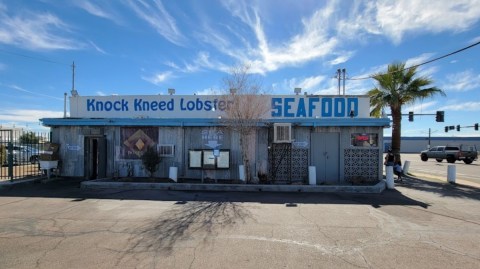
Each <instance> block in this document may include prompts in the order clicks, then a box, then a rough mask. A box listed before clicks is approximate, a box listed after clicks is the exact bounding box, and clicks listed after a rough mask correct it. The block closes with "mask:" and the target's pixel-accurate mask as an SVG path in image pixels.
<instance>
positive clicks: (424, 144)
mask: <svg viewBox="0 0 480 269" xmlns="http://www.w3.org/2000/svg"><path fill="white" fill-rule="evenodd" d="M383 141H384V145H383V150H384V152H386V151H387V150H388V149H389V148H390V147H391V144H392V138H391V137H384V139H383ZM461 144H463V145H475V146H476V147H477V150H480V137H431V138H430V147H434V146H445V145H461ZM428 148H429V138H428V137H402V139H401V152H402V153H420V151H422V150H425V149H428Z"/></svg>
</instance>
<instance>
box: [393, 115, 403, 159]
mask: <svg viewBox="0 0 480 269" xmlns="http://www.w3.org/2000/svg"><path fill="white" fill-rule="evenodd" d="M391 110H392V121H393V123H392V152H393V154H394V155H395V157H396V158H398V159H399V156H400V146H401V133H402V107H401V106H398V107H391ZM399 160H400V159H399Z"/></svg>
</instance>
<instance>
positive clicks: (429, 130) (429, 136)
mask: <svg viewBox="0 0 480 269" xmlns="http://www.w3.org/2000/svg"><path fill="white" fill-rule="evenodd" d="M431 133H432V131H431V128H428V149H430V145H431V143H430V139H431Z"/></svg>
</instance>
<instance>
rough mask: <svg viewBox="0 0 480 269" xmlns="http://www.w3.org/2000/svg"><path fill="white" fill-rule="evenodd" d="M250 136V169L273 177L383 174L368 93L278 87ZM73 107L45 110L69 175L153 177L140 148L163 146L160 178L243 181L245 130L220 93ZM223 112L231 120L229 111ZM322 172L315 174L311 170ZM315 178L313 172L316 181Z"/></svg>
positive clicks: (76, 102) (332, 180)
mask: <svg viewBox="0 0 480 269" xmlns="http://www.w3.org/2000/svg"><path fill="white" fill-rule="evenodd" d="M262 98H265V100H267V101H266V102H265V103H264V105H265V106H268V108H267V110H266V111H267V113H265V115H264V116H263V117H262V118H261V119H260V120H259V121H258V122H256V123H255V126H256V127H257V128H256V129H255V131H254V132H253V134H252V135H251V136H250V138H251V139H250V142H249V143H251V145H252V146H251V148H252V149H253V150H251V151H250V152H249V155H248V156H249V160H250V162H249V163H250V171H252V176H253V177H255V178H256V177H259V176H262V175H266V178H267V179H268V180H269V181H270V182H271V183H277V184H290V183H294V182H300V183H301V182H303V183H308V182H309V176H310V177H312V174H313V175H314V177H315V179H313V183H314V184H331V185H335V184H340V185H341V184H347V183H348V182H351V181H356V180H362V181H377V180H381V179H382V177H383V171H382V169H383V161H382V160H383V158H382V155H383V144H384V141H383V128H384V127H388V126H389V125H390V120H389V119H388V118H371V117H370V102H369V97H368V96H363V95H332V96H319V95H269V96H262ZM69 99H70V115H69V116H68V117H66V116H65V117H63V118H43V119H41V122H42V123H43V125H45V126H49V127H51V140H52V142H54V143H58V144H59V145H60V150H59V158H60V160H61V162H60V163H61V165H60V167H59V170H60V174H61V175H62V176H68V177H84V178H88V179H94V178H109V177H145V176H148V172H147V171H146V170H145V168H144V167H143V165H142V161H141V156H142V154H143V153H144V152H145V150H146V149H147V148H148V147H151V146H153V147H156V149H157V151H158V153H159V154H160V155H161V156H162V162H161V163H160V165H159V168H158V170H157V171H156V172H155V174H154V176H155V177H168V176H169V171H170V170H169V168H170V167H176V169H177V171H178V172H177V173H178V178H189V179H205V178H211V179H223V180H228V179H241V178H242V175H241V174H242V170H239V166H240V165H242V164H243V161H242V154H241V148H240V143H239V134H238V133H236V132H235V131H234V130H233V129H231V128H228V126H226V125H225V121H224V119H225V116H226V113H225V112H226V111H227V110H228V109H230V108H229V107H230V105H232V104H231V103H230V102H229V101H225V100H228V99H225V98H224V96H221V95H124V96H120V95H115V96H78V95H76V96H71V97H69ZM222 117H223V118H222ZM312 168H313V169H314V171H315V172H314V173H311V171H312V170H311V169H312ZM310 184H312V179H310Z"/></svg>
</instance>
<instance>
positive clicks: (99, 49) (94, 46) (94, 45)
mask: <svg viewBox="0 0 480 269" xmlns="http://www.w3.org/2000/svg"><path fill="white" fill-rule="evenodd" d="M88 43H90V45H91V46H92V47H93V48H94V49H95V50H96V51H98V52H100V53H101V54H107V53H106V52H105V51H104V50H103V49H102V48H100V47H99V46H97V44H95V43H93V41H89V42H88Z"/></svg>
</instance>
